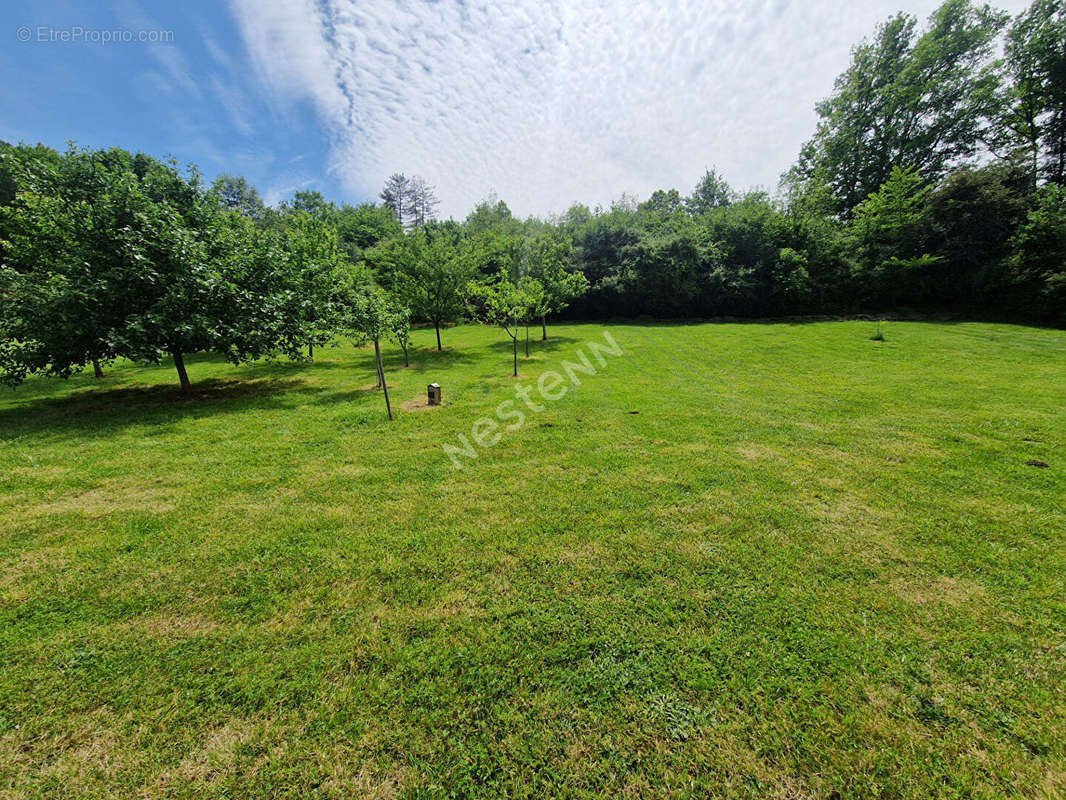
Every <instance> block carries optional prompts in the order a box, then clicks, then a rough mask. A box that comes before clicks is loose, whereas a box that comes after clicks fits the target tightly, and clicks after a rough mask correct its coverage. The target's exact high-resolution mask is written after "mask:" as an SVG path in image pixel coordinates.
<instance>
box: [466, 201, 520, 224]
mask: <svg viewBox="0 0 1066 800" xmlns="http://www.w3.org/2000/svg"><path fill="white" fill-rule="evenodd" d="M516 222H517V221H516V220H515V218H514V216H513V215H512V214H511V209H510V208H508V207H507V203H505V202H503V200H500V199H499V198H498V197H496V195H495V194H490V195H489V196H488V197H487V198H485V199H484V200H482V201H481V202H480V203H478V204H477V205H476V206H474V210H473V211H471V212H470V213H469V214H467V216H466V221H465V222H464V223H463V226H464V227H465V228H466V230H467V231H468V232H469V233H473V234H478V233H488V232H492V231H495V232H505V233H514V232H515V224H516Z"/></svg>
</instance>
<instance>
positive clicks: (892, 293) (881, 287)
mask: <svg viewBox="0 0 1066 800" xmlns="http://www.w3.org/2000/svg"><path fill="white" fill-rule="evenodd" d="M929 191H930V187H929V185H928V184H927V182H926V181H925V179H924V178H922V176H921V175H920V174H918V171H917V170H915V169H900V168H899V167H896V168H895V169H893V170H892V173H891V174H890V175H889V178H888V180H887V181H885V183H884V185H883V186H881V187H880V188H879V189H878V190H877V191H876V192H874V193H872V194H871V195H870V196H869V197H868V198H867V199H866V200H865V201H864V202H863V203H862V204H860V205H859V206H858V208H856V209H855V219H854V223H853V226H852V228H853V230H854V232H855V236H856V240H857V243H858V249H859V253H860V257H859V261H860V265H861V266H860V268H861V269H862V270H863V277H864V283H865V284H866V285H867V286H868V287H869V289H870V291H871V292H872V298H870V299H874V300H876V301H879V302H880V301H884V300H887V301H888V302H890V303H891V304H893V305H895V304H897V303H898V302H899V301H900V300H901V299H903V297H905V294H906V292H907V291H908V290H909V291H910V292H911V299H924V296H925V294H926V290H925V289H924V288H922V289H918V288H916V284H918V282H919V279H920V278H921V277H922V270H924V269H926V268H928V267H929V266H931V265H932V264H935V258H933V257H931V256H930V255H929V254H928V253H927V252H926V249H925V248H926V230H925V225H924V223H925V219H924V217H923V212H924V209H925V203H926V199H927V197H928V196H929ZM931 259H932V260H931Z"/></svg>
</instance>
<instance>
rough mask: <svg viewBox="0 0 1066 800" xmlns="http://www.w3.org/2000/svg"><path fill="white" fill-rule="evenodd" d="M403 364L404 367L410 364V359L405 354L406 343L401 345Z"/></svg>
mask: <svg viewBox="0 0 1066 800" xmlns="http://www.w3.org/2000/svg"><path fill="white" fill-rule="evenodd" d="M403 365H404V366H405V367H409V366H411V359H410V357H409V356H408V355H407V345H406V344H405V345H404V346H403Z"/></svg>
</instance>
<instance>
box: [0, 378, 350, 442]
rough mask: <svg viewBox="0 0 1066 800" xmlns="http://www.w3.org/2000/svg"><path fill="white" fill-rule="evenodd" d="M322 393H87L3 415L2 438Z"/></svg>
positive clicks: (230, 382) (276, 389)
mask: <svg viewBox="0 0 1066 800" xmlns="http://www.w3.org/2000/svg"><path fill="white" fill-rule="evenodd" d="M321 393H322V390H321V389H320V388H318V387H314V386H309V385H307V384H306V382H305V381H303V380H297V379H289V380H282V379H278V378H259V379H250V380H249V379H239V378H238V379H218V378H209V379H205V380H201V381H198V382H195V383H193V385H192V389H191V390H190V391H188V392H182V391H181V389H180V388H179V387H178V386H176V385H171V384H156V385H152V386H130V387H122V388H116V389H87V390H80V391H76V392H74V393H73V394H68V395H64V396H62V397H44V398H37V399H35V400H32V401H30V402H28V403H26V404H24V405H19V406H16V407H14V408H7V409H3V410H0V438H8V437H9V436H10V437H17V436H25V435H28V434H35V433H42V432H45V431H49V432H60V431H74V430H76V431H77V432H78V434H79V435H83V436H100V435H106V434H107V433H109V432H110V431H113V430H115V429H117V428H124V427H126V426H128V425H143V424H165V423H170V422H175V421H177V420H179V419H181V418H183V417H186V416H207V415H213V414H220V413H229V412H233V411H244V410H247V409H249V408H259V409H271V408H289V407H294V406H297V405H300V404H301V403H302V402H306V396H307V395H319V394H321ZM354 394H358V392H356V393H354ZM316 399H317V398H316Z"/></svg>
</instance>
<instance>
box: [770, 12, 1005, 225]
mask: <svg viewBox="0 0 1066 800" xmlns="http://www.w3.org/2000/svg"><path fill="white" fill-rule="evenodd" d="M1005 22H1006V16H1005V15H1003V14H1002V13H1000V12H997V11H993V10H992V9H991V8H989V7H988V6H981V7H975V6H974V5H972V4H971V2H970V0H947V2H945V3H944V4H943V5H942V6H940V8H939V9H938V10H937V11H936V12H935V13H934V14H933V16H932V17H931V18H930V21H929V26H928V28H927V29H926V31H925V32H924V33H922V34H921V35H920V36H919V35H917V33H916V26H917V23H916V20H915V19H914V18H913V17H911V16H909V15H906V14H899V15H897V16H895V17H893V18H891V19H890V20H888V22H886V23H885V24H883V25H882V26H881V27H880V28H879V29H878V31H877V33H876V35H875V37H874V39H873V40H872V41H864V42H863V43H861V44H860V45H859V46H858V47H857V48H856V49H855V50H854V52H853V54H852V63H851V66H850V67H849V68H848V69H847V71H846V72H844V74H843V75H841V76H840V77H839V78H837V81H836V86H835V90H834V93H833V94H832V96H830V97H829V98H828V99H827V100H824V101H822V102H821V103H819V104H818V106H817V112H818V116H819V117H821V122H820V123H819V126H818V130H817V132H816V133H815V136H814V138H813V139H812V140H811V141H809V142H808V143H807V144H806V145H804V147H803V150H802V152H801V154H800V161H799V164H798V165H797V166H796V167H795V168H794V169H793V172H792V174H791V176H790V180H791V181H794V182H800V183H803V182H806V181H809V180H818V181H820V182H823V183H824V184H826V185H827V186H829V187H830V188H831V190H832V193H833V195H834V197H835V198H836V201H837V205H836V211H837V212H838V213H840V214H843V215H845V216H850V214H851V212H852V210H853V209H854V208H855V207H856V206H858V205H859V203H861V202H863V200H865V198H866V197H867V196H868V195H870V194H871V193H873V192H875V191H877V190H878V188H879V187H880V186H881V185H882V184H883V183H884V182H885V181H887V180H888V178H889V176H890V175H891V173H892V170H893V168H895V167H897V166H899V167H902V168H905V169H915V170H917V171H918V172H919V173H920V174H921V175H922V176H923V177H924V178H925V179H926V180H928V181H930V182H935V181H937V180H939V179H940V178H941V177H943V175H944V174H946V172H947V171H948V170H949V169H950V168H952V167H955V166H958V165H960V164H964V163H967V162H968V161H969V160H970V159H971V158H972V157H973V156H974V155H975V154H977V153H978V151H979V148H981V146H982V143H983V142H986V141H989V140H991V139H992V138H993V137H992V136H991V135H990V130H989V129H990V127H991V126H992V120H993V118H994V117H995V116H996V114H997V109H998V105H999V96H998V87H999V83H1000V80H999V76H998V72H997V69H996V64H995V61H994V59H993V55H994V47H995V44H996V36H997V34H998V32H999V31H1000V30H1001V29H1002V27H1003V26H1004V24H1005Z"/></svg>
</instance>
